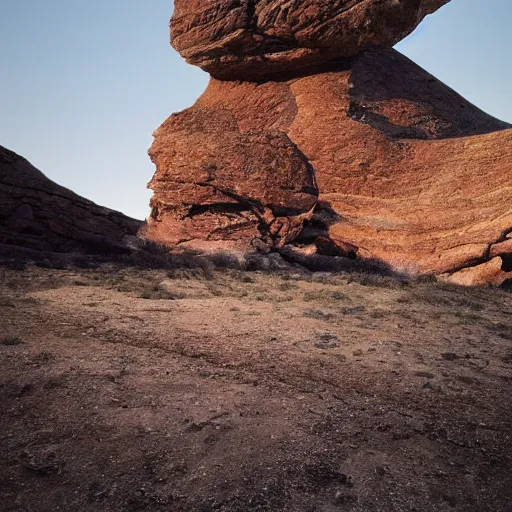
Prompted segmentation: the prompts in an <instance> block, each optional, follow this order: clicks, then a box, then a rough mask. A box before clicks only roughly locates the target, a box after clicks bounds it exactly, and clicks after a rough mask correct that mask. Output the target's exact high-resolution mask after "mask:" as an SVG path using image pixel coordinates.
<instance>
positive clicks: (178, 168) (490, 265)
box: [146, 0, 512, 284]
mask: <svg viewBox="0 0 512 512" xmlns="http://www.w3.org/2000/svg"><path fill="white" fill-rule="evenodd" d="M445 3H447V2H446V1H440V0H439V1H421V0H415V1H405V0H402V1H400V2H397V1H392V0H389V1H386V0H383V1H377V0H375V1H374V0H367V1H364V0H362V1H352V2H350V1H340V2H323V1H319V0H317V1H314V0H311V1H309V0H308V1H304V2H284V1H279V0H262V1H258V2H244V1H242V2H230V1H226V2H220V1H213V0H210V1H208V2H196V1H187V2H185V1H179V0H177V1H176V2H175V7H176V10H175V14H174V17H173V20H172V23H171V27H172V41H173V44H174V45H175V47H176V48H177V49H178V50H179V51H180V52H181V53H182V55H184V56H185V57H186V58H187V59H188V60H189V61H190V62H191V63H194V64H197V65H200V66H201V67H203V69H206V70H207V71H210V72H211V73H212V75H213V76H212V78H211V80H210V83H209V85H208V88H207V89H206V91H205V92H204V94H203V95H202V96H201V97H200V98H199V99H198V100H197V102H196V104H195V105H194V106H193V107H191V108H189V109H187V110H185V111H183V112H181V113H179V114H174V115H173V116H171V117H170V118H169V119H168V120H167V121H166V122H165V123H164V124H163V125H162V126H161V127H160V128H159V129H158V130H157V131H156V132H155V134H154V135H155V141H154V144H153V146H152V148H151V150H150V156H151V158H152V160H153V162H154V163H155V164H156V168H157V170H156V173H155V176H154V178H153V180H152V181H151V183H150V187H151V188H152V189H153V190H154V192H155V194H154V196H153V199H152V202H151V205H152V214H151V218H150V219H149V223H148V226H147V228H146V236H147V237H148V238H149V239H151V240H156V241H158V242H160V243H163V244H164V245H167V246H169V247H182V248H192V249H200V250H215V249H239V250H252V249H259V250H265V251H272V250H277V251H280V250H282V249H283V248H284V247H286V250H287V251H289V250H290V249H296V250H298V251H301V252H302V253H308V254H310V253H317V254H320V255H329V256H333V255H339V256H346V257H351V258H358V259H363V260H377V261H381V262H383V263H385V264H387V265H389V266H390V267H392V268H394V269H396V270H399V271H403V272H408V273H416V274H435V275H438V276H440V277H441V278H443V279H447V280H451V281H454V282H458V283H461V284H481V283H488V282H493V283H501V282H503V281H505V280H507V279H510V278H512V246H511V240H512V201H510V197H511V193H512V129H511V126H510V125H508V124H507V123H504V122H502V121H499V120H497V119H495V118H493V117H491V116H489V115H487V114H485V113H484V112H482V111H481V110H479V109H478V108H476V107H475V106H474V105H472V104H470V103H469V102H467V101H466V100H465V99H464V98H462V97H461V96H460V95H458V94H457V93H456V92H454V91H453V90H451V89H450V88H449V87H447V86H446V85H444V84H442V83H441V82H439V81H438V80H437V79H436V78H434V77H433V76H432V75H430V74H429V73H427V72H426V71H424V70H423V69H421V68H420V67H419V66H417V65H416V64H414V63H413V62H411V61H410V60H409V59H407V58H406V57H404V56H403V55H401V54H400V53H399V52H397V51H395V50H393V49H391V48H389V46H391V45H392V44H394V43H396V42H397V41H398V40H399V39H400V38H402V37H403V36H404V35H406V34H407V33H409V32H410V31H411V30H413V29H414V27H415V26H416V25H417V24H418V23H419V22H420V21H421V19H423V17H424V16H425V15H427V14H429V13H431V12H433V11H434V10H436V9H437V8H439V7H441V6H442V5H443V4H445ZM283 41H285V42H286V41H287V42H288V43H287V44H288V46H287V44H284V43H283ZM278 42H279V44H278ZM274 43H275V45H274V46H272V44H274ZM310 52H313V53H310ZM308 55H314V57H313V58H312V59H311V60H309V57H308ZM277 71H279V72H278V73H277ZM219 78H220V79H219ZM227 79H229V80H227Z"/></svg>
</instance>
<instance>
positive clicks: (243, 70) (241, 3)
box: [171, 0, 449, 80]
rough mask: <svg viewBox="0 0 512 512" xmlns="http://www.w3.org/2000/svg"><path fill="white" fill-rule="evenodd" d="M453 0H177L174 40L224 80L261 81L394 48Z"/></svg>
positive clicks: (178, 47) (187, 54)
mask: <svg viewBox="0 0 512 512" xmlns="http://www.w3.org/2000/svg"><path fill="white" fill-rule="evenodd" d="M448 2H449V0H301V1H283V0H175V2H174V15H173V18H172V21H171V35H172V38H171V42H172V44H173V46H174V48H175V49H176V50H177V51H178V52H179V53H180V54H181V55H182V56H183V57H184V58H185V59H186V60H187V61H188V62H189V63H190V64H194V65H196V66H199V67H201V68H202V69H204V70H205V71H207V72H208V73H210V74H211V75H212V76H214V77H216V78H219V79H230V80H233V79H237V80H262V79H265V78H267V79H268V78H269V77H271V76H273V75H283V74H287V73H288V74H289V73H290V72H293V73H297V72H298V71H303V70H305V69H308V68H312V69H314V68H316V67H317V66H318V65H321V64H323V63H325V62H329V61H332V60H333V59H340V58H343V59H345V58H349V57H353V56H355V55H357V54H359V53H360V52H361V51H363V50H367V49H370V48H373V49H375V48H382V47H391V46H393V45H394V44H396V43H397V42H398V41H400V40H401V39H403V38H404V37H405V36H407V35H408V34H410V33H411V32H412V31H413V30H414V29H415V28H416V27H417V26H418V24H419V23H420V22H421V20H422V19H423V18H424V17H425V16H427V15H428V14H431V13H433V12H434V11H436V10H437V9H439V8H440V7H441V6H443V5H444V4H446V3H448Z"/></svg>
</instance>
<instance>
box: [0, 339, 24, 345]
mask: <svg viewBox="0 0 512 512" xmlns="http://www.w3.org/2000/svg"><path fill="white" fill-rule="evenodd" d="M22 343H23V341H22V339H21V338H19V337H18V336H6V337H5V338H2V345H6V346H8V347H13V346H15V345H21V344H22Z"/></svg>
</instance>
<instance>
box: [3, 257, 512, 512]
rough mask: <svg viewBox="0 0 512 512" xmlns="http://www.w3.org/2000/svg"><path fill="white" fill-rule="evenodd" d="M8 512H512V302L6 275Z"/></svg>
mask: <svg viewBox="0 0 512 512" xmlns="http://www.w3.org/2000/svg"><path fill="white" fill-rule="evenodd" d="M0 341H1V343H0V365H1V370H0V393H1V405H2V414H1V418H0V456H1V459H2V463H1V465H0V498H1V499H0V510H1V511H2V512H7V511H10V512H14V511H19V512H36V511H37V512H43V511H44V512H50V511H51V512H54V511H58V510H62V511H67V512H78V511H80V512H81V511H85V512H88V511H95V512H96V511H109V512H110V511H115V512H117V511H120V512H121V511H122V512H125V511H127V512H131V511H139V510H142V511H145V510H148V511H205V512H207V511H215V510H219V511H240V512H245V511H247V512H249V511H276V512H277V511H292V512H302V511H307V512H309V511H310V512H313V511H322V512H324V511H325V512H327V511H361V512H362V511H372V512H373V511H383V512H384V511H385V512H392V511H418V512H428V511H444V510H446V511H464V512H468V511H469V512H472V511H475V512H484V511H490V512H491V511H492V512H500V511H512V408H511V405H512V388H511V385H512V293H510V291H506V290H500V289H492V288H476V289H465V288H458V287H454V286H448V285H446V284H436V283H432V282H409V281H404V280H396V279H393V278H384V277H379V276H374V275H361V274H357V275H350V274H336V275H330V274H327V273H317V274H310V273H307V272H300V271H295V270H289V271H283V272H281V273H263V272H242V271H237V270H223V271H203V270H175V271H163V270H140V269H135V268H128V267H115V266H103V267H101V268H98V269H90V270H72V271H63V270H52V269H42V268H36V267H23V268H19V269H13V268H6V267H3V268H0Z"/></svg>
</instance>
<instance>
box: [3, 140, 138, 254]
mask: <svg viewBox="0 0 512 512" xmlns="http://www.w3.org/2000/svg"><path fill="white" fill-rule="evenodd" d="M141 225H142V222H140V221H137V220H135V219H131V218H129V217H126V216H125V215H123V214H122V213H119V212H116V211H113V210H109V209H108V208H103V207H101V206H98V205H96V204H94V203H93V202H91V201H88V200H87V199H84V198H83V197H80V196H78V195H77V194H74V193H73V192H71V191H70V190H68V189H66V188H64V187H61V186H60V185H57V184H56V183H54V182H53V181H51V180H49V179H48V178H47V177H46V176H45V175H44V174H43V173H42V172H41V171H39V170H37V169H36V168H35V167H33V166H32V165H31V164H30V163H29V162H28V161H27V160H25V159H24V158H22V157H21V156H19V155H17V154H16V153H14V152H12V151H9V150H8V149H6V148H4V147H2V146H0V252H2V253H4V254H9V253H10V251H11V250H12V251H15V250H16V249H20V248H21V249H22V250H24V251H26V253H27V254H34V255H35V254H38V253H40V254H44V253H46V254H50V253H72V252H78V253H88V254H112V253H123V252H127V251H129V250H130V249H129V247H130V244H131V242H132V241H133V240H135V238H136V236H137V231H138V230H139V229H140V227H141Z"/></svg>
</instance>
